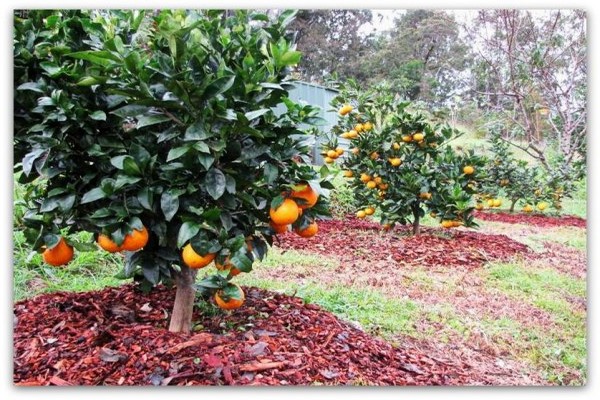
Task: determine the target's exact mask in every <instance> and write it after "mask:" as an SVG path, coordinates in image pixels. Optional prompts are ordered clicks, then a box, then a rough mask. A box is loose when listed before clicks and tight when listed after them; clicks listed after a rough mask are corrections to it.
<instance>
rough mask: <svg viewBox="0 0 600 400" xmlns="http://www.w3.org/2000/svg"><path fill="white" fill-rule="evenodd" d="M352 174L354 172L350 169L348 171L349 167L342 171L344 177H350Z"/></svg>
mask: <svg viewBox="0 0 600 400" xmlns="http://www.w3.org/2000/svg"><path fill="white" fill-rule="evenodd" d="M353 176H354V173H353V172H352V171H350V170H349V169H348V170H346V171H344V178H352V177H353Z"/></svg>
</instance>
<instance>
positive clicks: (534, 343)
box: [487, 264, 587, 384]
mask: <svg viewBox="0 0 600 400" xmlns="http://www.w3.org/2000/svg"><path fill="white" fill-rule="evenodd" d="M487 283H488V284H489V286H491V287H495V288H497V289H499V290H501V291H502V292H504V293H505V294H507V295H508V296H509V297H512V298H514V299H516V300H519V301H523V302H527V303H529V304H531V305H532V306H534V307H537V308H539V309H541V310H544V311H546V312H548V313H549V314H550V315H551V316H552V318H553V320H554V322H555V324H556V325H555V326H540V327H536V328H528V329H526V330H524V331H523V332H522V335H523V336H522V339H523V341H524V342H525V343H518V344H515V348H522V349H525V355H526V357H527V358H529V359H530V360H532V361H533V362H534V363H536V364H538V365H540V366H541V367H542V368H544V371H545V374H546V375H547V378H548V379H549V380H550V381H552V382H557V383H563V380H564V379H566V378H565V377H564V376H562V375H561V372H560V371H561V369H564V367H567V368H572V369H575V370H578V371H579V372H580V374H581V377H582V378H581V379H582V381H581V382H579V381H577V382H571V381H570V380H569V382H567V383H570V384H580V383H583V381H585V376H586V368H587V367H586V356H587V347H586V313H585V310H581V309H578V308H577V307H574V306H573V305H572V303H571V302H569V299H572V298H579V299H583V300H584V299H585V297H586V283H585V281H584V280H581V279H576V278H573V277H570V276H566V275H563V274H560V273H558V272H556V271H555V270H553V269H537V270H530V269H527V268H525V267H524V266H523V265H519V264H493V265H491V266H490V268H489V269H488V270H487Z"/></svg>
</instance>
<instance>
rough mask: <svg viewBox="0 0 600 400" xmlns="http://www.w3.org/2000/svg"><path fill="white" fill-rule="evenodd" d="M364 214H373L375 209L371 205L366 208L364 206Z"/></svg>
mask: <svg viewBox="0 0 600 400" xmlns="http://www.w3.org/2000/svg"><path fill="white" fill-rule="evenodd" d="M365 214H367V215H373V214H375V209H374V208H373V207H367V208H365Z"/></svg>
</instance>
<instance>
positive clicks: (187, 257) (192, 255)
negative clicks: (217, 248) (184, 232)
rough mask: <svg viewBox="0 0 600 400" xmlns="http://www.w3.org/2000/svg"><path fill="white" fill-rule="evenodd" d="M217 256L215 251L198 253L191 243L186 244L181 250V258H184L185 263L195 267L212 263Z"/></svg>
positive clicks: (202, 266)
mask: <svg viewBox="0 0 600 400" xmlns="http://www.w3.org/2000/svg"><path fill="white" fill-rule="evenodd" d="M215 256H216V254H215V253H208V254H205V255H203V256H201V255H200V254H198V253H196V251H194V249H193V248H192V245H191V244H189V243H188V244H187V245H186V246H184V247H183V250H182V251H181V258H182V259H183V262H184V263H185V265H187V266H188V267H190V268H193V269H199V268H204V267H206V266H207V265H208V264H210V263H211V261H212V260H214V259H215Z"/></svg>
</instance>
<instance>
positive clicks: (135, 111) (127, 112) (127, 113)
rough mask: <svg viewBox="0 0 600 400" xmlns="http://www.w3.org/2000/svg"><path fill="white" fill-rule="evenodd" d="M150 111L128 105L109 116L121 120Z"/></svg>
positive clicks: (135, 105)
mask: <svg viewBox="0 0 600 400" xmlns="http://www.w3.org/2000/svg"><path fill="white" fill-rule="evenodd" d="M149 111H150V107H147V106H141V105H139V104H128V105H126V106H123V107H121V108H118V109H116V110H114V111H111V114H115V115H117V116H119V117H121V118H126V117H137V116H138V115H142V114H145V113H147V112H149Z"/></svg>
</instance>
